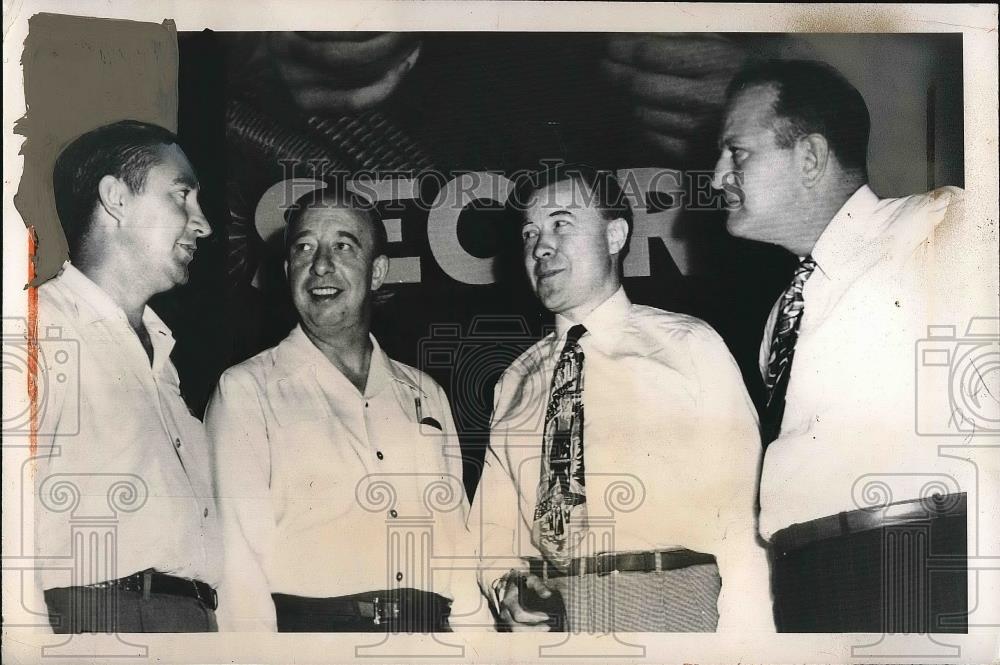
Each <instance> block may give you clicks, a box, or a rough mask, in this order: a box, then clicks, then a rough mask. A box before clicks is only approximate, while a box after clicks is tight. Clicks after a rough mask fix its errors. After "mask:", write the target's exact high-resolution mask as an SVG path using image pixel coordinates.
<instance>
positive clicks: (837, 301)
mask: <svg viewBox="0 0 1000 665" xmlns="http://www.w3.org/2000/svg"><path fill="white" fill-rule="evenodd" d="M869 131H870V129H869V115H868V109H867V106H866V104H865V101H864V99H863V98H862V96H861V94H860V93H859V92H858V91H857V90H856V89H855V88H854V87H853V86H852V85H851V84H850V83H849V82H848V81H847V80H846V79H844V78H843V77H842V76H841V75H840V74H839V73H838V72H836V71H835V70H833V69H832V68H831V67H829V66H827V65H823V64H820V63H815V62H807V61H784V62H782V61H772V62H768V63H761V64H756V65H753V66H749V67H747V68H746V69H744V70H743V71H742V72H741V73H740V74H739V75H737V77H736V78H735V79H734V80H733V82H732V83H731V85H730V87H729V91H728V104H727V111H726V116H725V121H724V125H723V130H722V136H721V140H720V150H721V151H722V154H721V156H720V158H719V161H718V162H717V164H716V174H715V183H714V184H715V186H716V187H718V188H720V189H722V188H723V184H724V182H725V181H726V178H728V177H731V176H732V175H733V174H734V173H736V174H738V175H739V176H740V177H739V178H738V181H739V182H741V185H742V196H741V197H740V199H739V200H735V199H734V200H731V201H729V203H730V205H731V207H730V212H729V218H728V221H727V227H728V229H729V231H730V232H731V233H732V234H733V235H735V236H739V237H743V238H748V239H751V240H758V241H763V242H768V243H772V244H775V245H779V246H781V247H784V248H785V249H787V250H788V251H789V252H791V253H793V254H795V255H796V256H798V257H799V259H800V262H799V265H798V267H797V269H796V270H795V274H794V276H793V277H792V279H791V280H790V284H789V286H788V288H787V289H786V290H785V292H784V293H783V294H782V295H781V297H780V298H779V299H778V301H777V302H776V303H775V305H774V308H773V309H772V311H771V315H770V317H769V319H768V322H767V325H766V328H765V331H764V338H763V342H762V344H761V353H760V369H761V374H762V376H763V378H764V384H765V387H766V390H767V402H766V404H765V405H764V407H763V408H762V410H761V434H762V438H763V442H764V445H765V447H766V450H765V456H764V461H763V465H762V476H761V482H760V510H761V512H760V520H759V521H760V533H761V535H762V536H763V538H764V539H765V540H767V541H769V543H770V546H771V554H772V592H773V594H774V603H775V621H776V624H777V627H778V630H779V631H788V632H881V631H887V632H927V631H934V632H939V631H942V632H943V631H949V632H953V631H957V632H964V630H965V624H966V570H965V556H966V538H965V492H966V490H967V489H969V488H970V487H971V485H970V480H969V478H968V477H967V473H968V472H967V471H966V469H968V468H971V467H969V466H968V465H966V464H964V463H961V462H957V461H956V460H953V459H952V460H949V459H948V458H945V457H943V456H939V455H938V445H937V444H938V443H941V441H935V440H933V439H928V438H923V437H921V436H919V435H918V434H919V433H918V432H915V427H914V423H915V418H916V416H917V415H918V414H915V413H914V409H915V406H914V403H915V400H914V394H915V391H916V385H915V383H914V382H915V372H914V366H915V363H914V348H915V345H916V343H917V342H918V341H919V340H921V339H922V338H924V337H925V336H926V335H927V331H928V325H930V324H940V323H944V324H950V325H959V326H961V327H962V330H964V329H965V325H966V324H967V322H968V321H969V317H970V315H973V314H979V315H982V314H983V312H984V311H985V312H989V311H991V309H992V310H995V306H994V307H992V308H990V307H986V308H985V309H980V310H978V311H977V309H976V307H977V304H976V303H975V302H974V301H975V299H969V301H967V302H962V300H961V298H964V297H965V294H966V293H967V291H966V290H965V289H963V288H960V287H958V285H960V284H964V283H966V282H965V281H964V280H965V279H970V280H971V282H969V283H976V282H977V279H978V280H979V281H981V280H982V279H983V277H982V276H980V277H978V278H976V277H970V276H969V275H965V274H962V273H963V270H962V266H963V265H975V264H976V261H973V260H970V259H971V257H973V256H975V255H976V252H977V251H981V250H977V249H976V246H975V234H974V233H970V232H969V229H968V227H963V217H962V214H961V206H962V198H963V193H962V191H961V190H959V189H957V188H954V187H945V188H941V189H938V190H935V191H933V192H930V193H928V194H922V195H916V196H909V197H905V198H901V199H881V198H879V197H878V196H876V194H875V193H874V192H873V191H872V190H871V188H870V187H869V186H868V184H867V182H868V172H867V164H866V154H867V148H868V136H869ZM985 292H987V293H989V292H990V289H985ZM960 293H961V294H963V295H962V296H961V297H960V298H956V297H955V296H956V294H960ZM992 293H994V294H995V293H996V290H995V289H993V290H992ZM979 306H981V303H980V304H979ZM991 394H993V395H995V394H996V391H995V390H994V391H993V392H992V393H991ZM942 402H943V403H946V402H947V399H943V400H942ZM949 461H950V462H953V463H949ZM876 495H877V496H876ZM862 508H863V509H864V510H861V509H862ZM876 508H877V510H875V509H876ZM900 529H903V530H905V529H910V530H911V531H912V530H913V529H918V530H922V531H921V533H929V534H930V537H931V540H932V541H933V542H931V544H930V548H929V550H928V551H932V552H933V556H938V555H941V556H943V557H945V558H950V559H949V560H950V561H951V564H950V566H949V570H947V571H940V570H938V571H934V572H935V575H934V576H933V578H931V577H930V576H929V575H928V570H929V568H930V567H932V566H933V565H935V564H934V562H933V561H931V558H933V557H928V556H926V554H925V555H913V557H914V558H913V560H912V561H911V560H910V559H907V560H906V563H905V565H903V566H898V565H896V564H891V563H890V562H891V561H893V560H894V559H893V552H892V551H891V545H892V543H893V542H897V541H896V540H894V539H896V538H897V536H898V538H904V537H915V536H914V534H913V533H909V532H908V533H905V534H903V533H899V534H895V533H894V530H900ZM892 534H894V535H892ZM897 554H899V553H897ZM910 554H912V552H911V553H910ZM910 554H907V555H906V556H910ZM895 560H900V559H895ZM907 585H910V586H909V587H908V588H910V589H927V590H928V591H927V593H920V594H912V593H910V594H907V593H906V592H904V591H903V589H904V588H906V587H907Z"/></svg>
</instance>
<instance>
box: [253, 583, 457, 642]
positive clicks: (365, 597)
mask: <svg viewBox="0 0 1000 665" xmlns="http://www.w3.org/2000/svg"><path fill="white" fill-rule="evenodd" d="M375 598H378V599H379V601H380V602H381V603H383V604H384V603H397V607H398V609H399V613H398V617H396V618H394V619H388V620H385V619H382V620H380V621H379V622H378V623H375V620H374V618H373V617H372V616H370V615H369V616H362V614H361V613H360V612H356V611H353V610H351V609H348V607H350V606H356V605H357V604H358V603H365V604H366V605H370V604H371V603H373V602H374V600H375ZM271 599H272V600H273V601H274V609H275V614H276V616H277V620H278V632H279V633H387V632H394V633H398V632H406V633H436V632H450V630H451V628H450V626H449V625H448V616H449V614H450V613H451V601H449V600H448V599H447V598H444V597H443V596H439V595H437V594H436V593H429V592H426V591H418V590H417V589H394V590H392V591H367V592H365V593H356V594H352V595H349V596H337V597H335V598H310V597H306V596H293V595H289V594H283V593H273V594H271Z"/></svg>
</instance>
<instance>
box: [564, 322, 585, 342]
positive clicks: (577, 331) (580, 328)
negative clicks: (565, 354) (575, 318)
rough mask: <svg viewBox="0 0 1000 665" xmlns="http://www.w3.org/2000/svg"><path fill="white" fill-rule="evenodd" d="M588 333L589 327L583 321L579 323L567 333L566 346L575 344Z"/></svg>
mask: <svg viewBox="0 0 1000 665" xmlns="http://www.w3.org/2000/svg"><path fill="white" fill-rule="evenodd" d="M586 334H587V328H586V327H584V325H583V324H582V323H578V324H576V325H575V326H573V327H572V328H570V329H569V331H568V332H567V333H566V346H573V345H576V344H579V343H580V338H581V337H583V336H584V335H586Z"/></svg>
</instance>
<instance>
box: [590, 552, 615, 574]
mask: <svg viewBox="0 0 1000 665" xmlns="http://www.w3.org/2000/svg"><path fill="white" fill-rule="evenodd" d="M594 563H595V564H596V567H597V570H595V571H594V572H595V573H597V574H598V576H601V577H603V576H604V575H610V574H611V573H614V572H617V571H616V569H615V553H614V552H600V553H599V554H595V555H594Z"/></svg>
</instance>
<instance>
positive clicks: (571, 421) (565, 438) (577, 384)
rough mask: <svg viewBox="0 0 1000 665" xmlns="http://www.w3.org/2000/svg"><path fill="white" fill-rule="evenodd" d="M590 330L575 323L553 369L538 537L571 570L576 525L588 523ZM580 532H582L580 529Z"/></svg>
mask: <svg viewBox="0 0 1000 665" xmlns="http://www.w3.org/2000/svg"><path fill="white" fill-rule="evenodd" d="M586 332H587V329H586V328H584V327H583V326H582V325H575V326H573V327H572V328H570V329H569V332H568V334H567V335H566V345H565V346H563V350H562V353H560V354H559V361H558V363H557V364H556V368H555V371H554V372H553V373H552V388H551V391H550V393H549V403H548V407H547V408H546V410H545V430H544V434H543V435H542V463H541V479H540V481H539V484H538V495H537V503H536V505H535V517H534V526H533V528H532V540H533V541H534V542H535V544H536V545H537V546H538V549H539V550H540V551H541V552H542V554H544V555H545V558H546V559H547V560H548V561H549V562H550V563H552V564H554V565H555V566H557V567H560V568H563V569H566V568H568V567H569V563H570V561H571V560H572V558H573V550H574V549H575V545H576V544H577V543H576V542H570V541H571V539H570V530H571V529H570V527H571V526H572V527H579V526H581V525H582V524H584V523H586V512H587V504H586V501H587V496H586V489H585V477H584V465H583V350H582V349H581V348H580V338H581V337H582V336H583V335H584V334H585V333H586ZM574 532H575V534H576V535H577V536H582V534H581V533H580V532H579V530H578V529H574Z"/></svg>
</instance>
